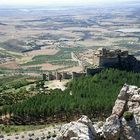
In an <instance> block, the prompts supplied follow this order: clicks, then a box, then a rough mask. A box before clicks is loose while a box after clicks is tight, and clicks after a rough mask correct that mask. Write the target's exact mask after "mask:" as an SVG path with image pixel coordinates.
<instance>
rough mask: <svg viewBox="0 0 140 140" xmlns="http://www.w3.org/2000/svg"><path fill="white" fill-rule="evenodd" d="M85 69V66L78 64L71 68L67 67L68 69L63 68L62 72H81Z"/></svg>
mask: <svg viewBox="0 0 140 140" xmlns="http://www.w3.org/2000/svg"><path fill="white" fill-rule="evenodd" d="M81 71H83V68H82V67H79V66H76V67H71V68H66V69H63V70H60V72H70V73H71V72H81Z"/></svg>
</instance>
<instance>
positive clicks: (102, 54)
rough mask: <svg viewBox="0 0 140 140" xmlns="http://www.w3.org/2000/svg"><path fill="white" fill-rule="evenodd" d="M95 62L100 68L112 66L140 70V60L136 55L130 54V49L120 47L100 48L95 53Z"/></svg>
mask: <svg viewBox="0 0 140 140" xmlns="http://www.w3.org/2000/svg"><path fill="white" fill-rule="evenodd" d="M93 64H94V66H95V67H98V68H99V67H102V68H109V67H112V68H119V69H123V70H130V71H135V72H139V71H140V61H138V60H137V59H136V58H135V57H134V55H130V54H129V53H128V51H122V50H120V49H116V50H108V49H105V48H100V49H98V50H97V51H96V52H95V53H94V55H93Z"/></svg>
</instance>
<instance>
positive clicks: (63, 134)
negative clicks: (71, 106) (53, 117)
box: [58, 116, 96, 140]
mask: <svg viewBox="0 0 140 140" xmlns="http://www.w3.org/2000/svg"><path fill="white" fill-rule="evenodd" d="M95 138H96V132H95V129H94V127H93V125H92V122H91V120H90V119H89V118H88V117H87V116H82V117H81V118H80V119H79V120H78V121H75V122H70V123H69V124H65V125H64V126H63V127H62V128H61V130H60V136H58V139H59V140H95Z"/></svg>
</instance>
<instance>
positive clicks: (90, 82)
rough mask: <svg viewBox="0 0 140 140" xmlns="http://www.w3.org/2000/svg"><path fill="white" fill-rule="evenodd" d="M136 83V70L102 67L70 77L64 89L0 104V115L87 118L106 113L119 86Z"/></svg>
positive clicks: (25, 118)
mask: <svg viewBox="0 0 140 140" xmlns="http://www.w3.org/2000/svg"><path fill="white" fill-rule="evenodd" d="M125 83H127V84H131V85H136V86H139V87H140V74H139V73H133V72H126V71H120V70H116V69H106V70H104V71H102V72H101V73H100V74H96V75H95V76H93V77H83V78H79V79H75V80H72V81H71V82H70V83H68V84H67V87H68V88H67V89H66V90H65V91H61V90H58V89H56V90H52V91H50V92H51V94H50V95H47V94H38V95H35V96H33V97H30V98H29V99H26V100H23V101H22V102H19V103H15V104H12V105H6V106H3V107H2V108H1V109H0V115H4V114H7V113H8V114H12V119H13V120H16V119H17V118H18V120H20V121H21V122H22V123H23V122H24V123H27V122H34V121H39V120H41V119H42V120H48V119H50V118H52V119H54V118H59V120H60V121H61V119H65V120H69V119H71V118H74V117H76V116H79V115H81V114H85V115H87V116H89V117H90V118H97V117H100V116H108V115H109V114H110V113H111V110H112V107H113V105H114V102H115V100H116V97H117V96H118V94H119V91H120V89H121V88H122V86H123V85H124V84H125Z"/></svg>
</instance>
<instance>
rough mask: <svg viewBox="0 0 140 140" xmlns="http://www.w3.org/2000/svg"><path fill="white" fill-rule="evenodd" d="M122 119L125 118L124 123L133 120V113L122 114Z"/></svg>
mask: <svg viewBox="0 0 140 140" xmlns="http://www.w3.org/2000/svg"><path fill="white" fill-rule="evenodd" d="M123 117H124V118H125V120H126V121H131V120H132V119H133V117H134V116H133V113H132V112H128V111H126V112H124V114H123Z"/></svg>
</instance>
